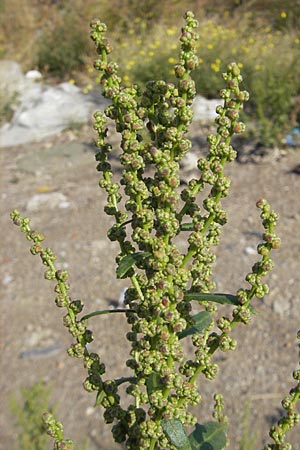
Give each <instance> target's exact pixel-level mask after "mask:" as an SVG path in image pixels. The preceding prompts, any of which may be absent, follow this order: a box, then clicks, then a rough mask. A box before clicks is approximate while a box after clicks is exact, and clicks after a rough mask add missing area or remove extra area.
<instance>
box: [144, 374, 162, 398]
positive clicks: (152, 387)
mask: <svg viewBox="0 0 300 450" xmlns="http://www.w3.org/2000/svg"><path fill="white" fill-rule="evenodd" d="M146 387H147V394H148V395H150V394H151V393H152V392H154V391H161V390H162V388H163V385H162V382H161V377H160V375H159V374H158V373H156V372H152V373H150V375H149V376H148V378H147V381H146Z"/></svg>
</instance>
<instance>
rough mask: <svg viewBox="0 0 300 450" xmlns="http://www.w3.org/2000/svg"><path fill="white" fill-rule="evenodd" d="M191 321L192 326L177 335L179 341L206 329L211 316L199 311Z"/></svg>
mask: <svg viewBox="0 0 300 450" xmlns="http://www.w3.org/2000/svg"><path fill="white" fill-rule="evenodd" d="M192 319H193V322H194V324H193V325H192V326H191V327H190V328H187V329H186V330H184V331H182V332H181V333H178V338H179V339H183V338H185V337H186V336H190V335H191V334H195V333H201V332H202V331H203V330H205V328H207V327H208V325H209V324H210V323H211V320H212V318H211V314H210V313H209V312H208V311H201V312H199V313H198V314H195V315H194V316H193V317H192Z"/></svg>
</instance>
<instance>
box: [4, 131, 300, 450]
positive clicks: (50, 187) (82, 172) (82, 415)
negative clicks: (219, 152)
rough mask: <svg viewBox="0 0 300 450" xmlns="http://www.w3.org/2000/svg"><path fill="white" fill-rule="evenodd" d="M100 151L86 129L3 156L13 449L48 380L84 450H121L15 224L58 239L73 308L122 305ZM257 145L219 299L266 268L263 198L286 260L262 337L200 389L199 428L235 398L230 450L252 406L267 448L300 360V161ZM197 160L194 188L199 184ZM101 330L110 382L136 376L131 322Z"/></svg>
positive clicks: (9, 439)
mask: <svg viewBox="0 0 300 450" xmlns="http://www.w3.org/2000/svg"><path fill="white" fill-rule="evenodd" d="M206 131H207V127H200V126H198V125H197V124H194V126H193V130H192V132H191V138H192V140H193V142H194V150H193V152H194V155H197V156H199V155H200V154H201V153H204V152H205V145H203V142H204V141H203V133H204V132H205V133H206ZM91 141H92V135H91V134H90V132H88V131H87V128H83V129H82V130H79V131H76V130H73V131H68V132H64V133H62V134H61V135H60V136H57V137H55V138H53V139H51V140H47V141H43V142H41V143H35V144H30V145H25V146H18V147H12V148H3V149H1V152H0V157H1V171H2V176H1V196H2V198H1V200H2V202H1V207H2V210H1V217H0V219H1V229H2V233H1V241H2V242H1V263H2V264H1V278H0V283H1V290H2V293H1V369H2V370H1V374H2V376H1V399H2V402H1V403H2V407H1V412H0V418H1V425H2V426H1V431H0V433H1V435H0V449H1V450H12V449H13V448H14V446H15V441H16V429H15V427H14V418H13V417H12V414H11V413H10V412H9V407H8V403H9V397H10V396H11V394H12V393H18V392H19V390H20V387H21V386H27V387H28V386H30V385H32V384H33V383H34V382H36V381H38V380H40V379H42V380H44V381H45V382H46V383H49V384H50V385H51V386H52V388H53V389H52V396H51V398H52V402H54V403H56V405H57V408H56V409H57V415H58V417H59V419H61V420H62V421H63V423H64V425H65V430H66V435H67V436H68V437H72V438H73V439H74V440H76V442H77V443H78V444H80V443H82V442H83V440H84V438H85V437H86V436H88V438H89V446H88V448H89V450H96V449H97V450H109V449H110V450H114V449H117V448H118V446H117V445H116V444H114V443H113V442H112V439H111V437H110V430H109V427H108V426H106V425H105V424H104V423H103V420H102V416H101V411H100V410H99V409H94V408H93V402H94V397H93V396H92V395H90V394H87V393H86V392H85V391H83V389H82V381H83V380H84V378H85V376H86V374H85V371H84V369H83V368H82V367H81V363H80V361H78V360H73V359H71V358H69V357H67V356H66V348H67V347H68V346H69V345H70V342H71V341H70V337H69V335H68V334H67V333H66V329H65V328H64V327H63V326H62V324H61V316H62V312H61V310H60V309H58V308H56V307H55V305H54V302H53V291H52V286H51V283H47V282H46V281H44V280H43V268H42V267H41V265H40V263H39V259H38V258H33V257H32V256H31V255H30V253H29V245H28V242H26V241H24V237H23V236H21V234H20V232H19V231H18V230H16V229H15V227H14V226H13V225H11V222H10V219H9V212H10V210H11V209H13V208H18V209H19V210H20V211H21V212H22V213H23V214H25V215H29V216H30V217H31V219H32V225H33V226H34V228H36V229H38V230H40V231H42V232H43V233H44V234H45V235H46V242H47V245H49V246H51V247H52V248H53V250H54V251H55V253H56V254H57V256H58V260H59V262H60V266H61V267H65V268H67V269H68V270H69V272H70V282H71V292H72V293H73V297H74V298H82V299H83V301H84V303H85V305H86V311H92V310H94V309H100V308H107V307H109V306H113V305H115V304H116V302H117V301H118V299H119V297H120V292H121V291H122V289H123V288H124V287H125V286H126V281H124V280H118V281H115V280H114V277H113V275H112V274H113V270H114V258H115V256H116V253H117V247H116V246H114V245H112V244H111V243H110V242H109V241H108V239H107V238H106V231H107V228H108V226H109V223H110V220H109V218H108V217H107V216H105V215H104V214H103V206H104V204H105V195H104V193H103V192H101V191H100V190H99V189H98V187H97V184H98V173H97V172H96V171H95V161H94V158H93V151H94V150H93V147H92V146H91V144H90V143H91ZM247 145H248V146H247ZM247 145H246V146H244V147H243V148H242V152H241V153H240V155H239V156H240V157H239V159H240V161H242V163H239V162H234V163H233V164H232V165H231V166H230V167H228V170H227V173H228V174H229V176H231V177H233V181H232V189H231V196H230V197H229V199H226V200H225V201H224V206H225V207H226V208H227V210H228V213H229V222H228V224H227V225H226V227H225V228H224V232H223V235H222V239H221V244H220V246H219V247H218V249H217V256H218V258H217V264H216V270H215V280H216V282H217V291H218V292H231V293H234V292H235V291H236V290H237V289H238V288H239V287H240V286H246V284H245V282H244V281H243V280H244V276H245V275H246V273H247V272H248V271H249V270H250V269H251V266H252V264H253V262H254V261H255V248H256V246H257V244H258V242H259V241H260V239H261V237H260V236H261V232H262V227H261V224H260V220H259V214H258V210H257V209H256V207H255V203H256V201H257V200H258V198H260V197H265V198H267V199H268V200H269V202H270V203H271V205H272V207H273V208H274V209H275V210H276V211H278V212H279V214H280V217H281V218H280V221H279V224H278V229H277V231H278V234H279V235H280V237H281V239H282V247H281V249H280V251H278V252H275V254H274V261H275V263H276V267H275V269H274V271H273V272H272V274H271V275H270V277H269V284H270V288H271V292H270V294H269V295H268V296H267V297H266V298H264V299H263V300H255V302H254V303H255V305H254V306H255V307H256V308H257V309H258V310H259V314H258V315H257V316H256V317H255V320H254V321H253V323H252V324H251V325H250V326H247V327H246V326H240V327H237V328H236V329H235V330H234V337H235V338H236V339H237V340H238V348H237V350H236V351H235V352H233V353H230V354H228V353H226V354H221V355H219V356H218V357H216V360H217V362H218V363H219V365H220V374H219V375H218V377H217V379H216V380H215V381H214V382H210V383H207V382H205V380H204V379H200V391H201V392H202V395H203V405H202V407H201V408H199V421H204V420H205V419H207V411H208V410H209V408H210V406H209V405H210V404H211V396H212V394H213V392H215V391H221V392H223V394H224V396H225V404H226V412H227V414H228V416H229V418H230V420H231V428H230V439H231V443H230V446H229V448H230V449H239V448H240V447H239V444H238V442H239V439H240V436H241V432H242V423H243V414H244V413H245V410H246V405H247V404H249V403H250V406H251V413H250V416H249V418H248V425H249V428H250V431H251V432H254V433H256V434H257V441H256V444H255V445H254V447H253V449H261V448H262V446H263V443H264V442H266V437H267V430H268V429H269V427H270V425H271V424H273V423H274V422H275V421H276V420H277V419H278V417H279V415H280V413H281V411H282V409H281V406H280V401H281V399H282V397H283V396H284V395H286V394H287V393H288V390H289V389H290V388H291V387H292V386H293V380H292V378H291V373H292V371H293V370H294V369H296V368H297V367H298V360H299V358H298V344H297V342H296V333H297V330H298V329H299V327H300V321H299V305H300V299H299V292H300V277H299V269H300V263H299V254H300V231H299V223H300V202H299V198H298V193H299V192H300V175H299V174H297V173H295V172H293V168H294V167H295V166H296V165H297V164H299V159H300V153H299V152H300V150H299V149H297V150H286V151H279V150H277V151H274V150H273V151H272V152H265V153H264V154H258V152H255V151H254V152H252V151H251V149H253V148H254V146H253V145H252V147H251V143H250V144H249V143H248V144H247ZM191 159H192V158H191ZM191 159H190V160H189V161H187V162H186V165H185V169H184V175H183V179H186V178H188V177H190V176H191V175H192V172H191V171H190V170H189V164H190V163H191ZM92 329H93V331H94V334H95V342H94V343H93V346H94V348H95V350H97V351H98V352H99V353H100V354H101V355H102V357H103V360H104V361H105V362H106V364H107V368H108V373H109V375H110V376H119V375H120V371H122V374H124V373H125V372H126V370H127V369H126V368H125V361H126V356H125V353H126V349H127V344H126V342H125V341H124V339H123V336H124V333H126V332H127V324H126V321H125V320H124V317H122V316H121V315H115V316H113V317H111V316H109V317H107V316H103V317H101V318H100V317H98V318H94V319H92ZM290 441H291V443H292V444H293V449H294V450H300V429H299V427H298V429H296V430H294V431H293V432H292V433H291V434H290ZM77 448H80V446H78V447H77ZM18 450H22V449H18ZM247 450H250V449H247Z"/></svg>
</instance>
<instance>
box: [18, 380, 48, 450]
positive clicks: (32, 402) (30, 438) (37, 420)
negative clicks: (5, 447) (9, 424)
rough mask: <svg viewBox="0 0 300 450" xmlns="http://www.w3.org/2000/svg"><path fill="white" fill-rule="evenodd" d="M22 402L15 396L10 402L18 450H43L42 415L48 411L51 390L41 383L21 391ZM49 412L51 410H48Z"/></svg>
mask: <svg viewBox="0 0 300 450" xmlns="http://www.w3.org/2000/svg"><path fill="white" fill-rule="evenodd" d="M21 393H22V401H21V402H19V400H18V398H17V396H16V395H13V396H12V397H11V400H10V409H11V412H12V413H13V415H14V419H15V421H16V425H17V429H18V430H19V431H18V433H17V435H18V447H16V448H17V449H18V450H20V449H22V450H45V449H46V446H47V440H48V439H47V435H46V429H47V428H46V426H45V423H44V421H43V419H42V415H43V413H44V412H45V411H46V410H49V409H50V407H49V400H50V394H51V388H50V387H49V386H47V385H45V384H44V383H43V382H41V381H40V382H38V383H35V384H34V385H32V386H30V387H28V388H25V387H23V388H22V389H21ZM50 410H51V409H50Z"/></svg>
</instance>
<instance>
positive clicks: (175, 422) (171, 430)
mask: <svg viewBox="0 0 300 450" xmlns="http://www.w3.org/2000/svg"><path fill="white" fill-rule="evenodd" d="M161 426H162V428H163V430H164V433H165V435H166V436H167V438H168V439H169V441H170V442H171V444H172V445H174V446H175V447H176V448H177V450H192V447H191V444H190V441H189V438H188V437H187V435H186V433H185V431H184V428H183V425H182V423H181V421H180V420H179V419H170V420H162V421H161Z"/></svg>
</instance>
